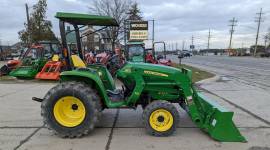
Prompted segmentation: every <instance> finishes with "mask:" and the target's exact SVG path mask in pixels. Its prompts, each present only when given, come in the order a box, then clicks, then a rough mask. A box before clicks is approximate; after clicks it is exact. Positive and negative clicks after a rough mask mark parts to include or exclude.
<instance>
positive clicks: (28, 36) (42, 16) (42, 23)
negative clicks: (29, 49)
mask: <svg viewBox="0 0 270 150" xmlns="http://www.w3.org/2000/svg"><path fill="white" fill-rule="evenodd" d="M46 10H47V2H46V0H39V1H38V3H37V4H35V5H34V6H33V12H32V13H31V14H30V18H29V25H28V24H27V23H24V27H25V29H23V30H21V31H19V33H18V34H19V38H20V40H21V41H22V42H23V43H24V44H31V43H36V42H39V41H54V40H57V38H56V36H55V35H54V33H53V31H52V23H51V21H49V20H46Z"/></svg>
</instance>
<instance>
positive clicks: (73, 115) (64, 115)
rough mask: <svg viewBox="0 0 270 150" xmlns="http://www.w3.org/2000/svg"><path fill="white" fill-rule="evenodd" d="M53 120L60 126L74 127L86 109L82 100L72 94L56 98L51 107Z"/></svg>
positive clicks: (79, 122)
mask: <svg viewBox="0 0 270 150" xmlns="http://www.w3.org/2000/svg"><path fill="white" fill-rule="evenodd" d="M53 114H54V118H55V120H56V121H57V122H58V123H59V124H60V125H62V126H65V127H75V126H78V125H80V124H81V123H82V121H83V120H84V118H85V114H86V110H85V107H84V104H83V103H82V101H81V100H80V99H78V98H76V97H73V96H65V97H62V98H60V99H58V100H57V102H56V103H55V105H54V108H53Z"/></svg>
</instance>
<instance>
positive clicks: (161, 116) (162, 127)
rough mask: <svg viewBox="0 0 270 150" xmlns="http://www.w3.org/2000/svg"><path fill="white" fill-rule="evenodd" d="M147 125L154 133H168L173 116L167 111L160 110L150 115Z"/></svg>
mask: <svg viewBox="0 0 270 150" xmlns="http://www.w3.org/2000/svg"><path fill="white" fill-rule="evenodd" d="M149 123H150V126H151V127H152V128H153V129H154V130H156V131H159V132H164V131H168V130H169V129H170V128H171V127H172V125H173V116H172V114H171V113H170V112H169V111H167V110H165V109H163V108H160V109H157V110H155V111H153V112H152V113H151V115H150V118H149Z"/></svg>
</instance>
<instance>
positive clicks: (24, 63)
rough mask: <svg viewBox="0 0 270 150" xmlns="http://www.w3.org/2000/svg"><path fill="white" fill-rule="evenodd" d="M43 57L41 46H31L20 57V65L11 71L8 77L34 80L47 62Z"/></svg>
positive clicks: (43, 50)
mask: <svg viewBox="0 0 270 150" xmlns="http://www.w3.org/2000/svg"><path fill="white" fill-rule="evenodd" d="M45 55H46V54H45V49H44V47H43V46H42V45H40V44H34V45H32V46H31V47H30V48H29V49H28V50H27V51H26V52H25V54H24V56H23V57H22V60H21V65H20V66H19V67H17V68H16V69H14V70H12V71H11V72H10V73H9V75H10V76H13V77H17V78H28V79H32V78H34V77H35V76H36V74H37V73H38V72H39V71H40V70H41V69H42V67H43V66H44V65H45V63H46V62H47V61H48V58H47V57H45Z"/></svg>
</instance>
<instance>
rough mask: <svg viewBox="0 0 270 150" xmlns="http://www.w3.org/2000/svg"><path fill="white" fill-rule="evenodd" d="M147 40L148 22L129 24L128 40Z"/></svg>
mask: <svg viewBox="0 0 270 150" xmlns="http://www.w3.org/2000/svg"><path fill="white" fill-rule="evenodd" d="M147 39H148V21H132V22H130V32H129V40H131V41H132V40H136V41H138V40H140V41H141V40H147Z"/></svg>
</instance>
